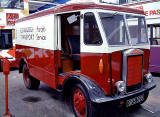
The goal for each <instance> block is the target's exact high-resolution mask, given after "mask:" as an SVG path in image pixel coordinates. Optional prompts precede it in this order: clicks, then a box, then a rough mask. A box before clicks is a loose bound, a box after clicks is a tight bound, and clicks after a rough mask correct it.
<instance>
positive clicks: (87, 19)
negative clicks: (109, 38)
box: [84, 12, 102, 45]
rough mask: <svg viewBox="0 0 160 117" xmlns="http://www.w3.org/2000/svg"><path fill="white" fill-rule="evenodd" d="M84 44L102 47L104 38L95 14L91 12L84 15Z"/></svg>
mask: <svg viewBox="0 0 160 117" xmlns="http://www.w3.org/2000/svg"><path fill="white" fill-rule="evenodd" d="M84 43H85V44H93V45H100V44H102V38H101V35H100V32H99V28H98V25H97V22H96V19H95V17H94V14H93V13H91V12H89V13H85V15H84Z"/></svg>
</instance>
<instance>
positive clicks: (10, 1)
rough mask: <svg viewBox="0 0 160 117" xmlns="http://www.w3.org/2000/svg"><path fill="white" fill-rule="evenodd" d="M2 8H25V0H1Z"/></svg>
mask: <svg viewBox="0 0 160 117" xmlns="http://www.w3.org/2000/svg"><path fill="white" fill-rule="evenodd" d="M0 8H12V9H24V0H0Z"/></svg>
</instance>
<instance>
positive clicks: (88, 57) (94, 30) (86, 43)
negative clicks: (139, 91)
mask: <svg viewBox="0 0 160 117" xmlns="http://www.w3.org/2000/svg"><path fill="white" fill-rule="evenodd" d="M82 15H83V18H81V72H82V73H83V74H85V75H86V76H88V77H89V78H90V79H91V80H93V81H94V82H96V83H97V84H98V85H99V86H101V87H102V88H103V87H104V90H108V91H109V90H110V88H109V87H107V86H109V83H108V78H109V72H108V71H109V54H107V52H106V46H107V43H106V40H105V34H104V32H103V29H102V27H101V23H100V20H99V19H98V13H97V12H95V11H92V10H90V11H83V12H82ZM104 81H105V82H104Z"/></svg>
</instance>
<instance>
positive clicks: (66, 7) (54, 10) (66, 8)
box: [16, 3, 144, 22]
mask: <svg viewBox="0 0 160 117" xmlns="http://www.w3.org/2000/svg"><path fill="white" fill-rule="evenodd" d="M83 9H103V10H113V11H118V12H127V13H137V14H144V11H142V10H139V9H132V8H128V7H123V6H118V5H111V4H105V5H102V4H95V3H77V4H76V3H75V4H67V5H60V6H56V7H53V8H51V9H48V10H44V11H41V12H38V13H35V14H32V15H29V16H27V17H24V18H22V19H18V20H17V21H16V22H22V21H25V20H29V19H33V18H37V17H41V16H44V15H49V14H54V13H60V12H69V11H77V10H83Z"/></svg>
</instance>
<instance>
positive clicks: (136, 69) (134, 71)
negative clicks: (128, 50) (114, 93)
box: [127, 55, 143, 91]
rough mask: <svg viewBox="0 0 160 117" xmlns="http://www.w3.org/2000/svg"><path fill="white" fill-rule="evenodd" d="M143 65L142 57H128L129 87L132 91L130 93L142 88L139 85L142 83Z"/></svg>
mask: <svg viewBox="0 0 160 117" xmlns="http://www.w3.org/2000/svg"><path fill="white" fill-rule="evenodd" d="M142 65H143V62H142V55H141V56H128V66H127V68H128V70H127V87H128V88H129V89H130V90H129V91H133V90H136V89H137V88H140V86H139V85H138V84H141V82H142ZM137 85H138V86H137ZM136 86H137V87H136Z"/></svg>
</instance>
